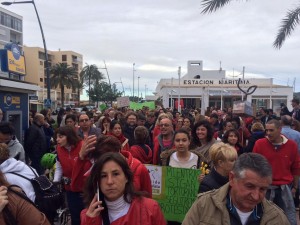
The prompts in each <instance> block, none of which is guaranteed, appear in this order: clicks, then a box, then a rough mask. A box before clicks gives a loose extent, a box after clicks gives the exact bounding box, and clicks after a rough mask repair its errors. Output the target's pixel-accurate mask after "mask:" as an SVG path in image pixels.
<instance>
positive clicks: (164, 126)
mask: <svg viewBox="0 0 300 225" xmlns="http://www.w3.org/2000/svg"><path fill="white" fill-rule="evenodd" d="M159 127H160V134H159V135H158V136H157V137H156V138H155V139H154V148H153V164H154V165H160V164H161V160H160V154H161V153H162V152H163V151H165V150H168V149H171V148H172V147H173V139H174V127H173V123H172V120H171V119H169V118H164V119H162V120H161V121H160V122H159Z"/></svg>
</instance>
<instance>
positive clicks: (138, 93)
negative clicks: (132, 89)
mask: <svg viewBox="0 0 300 225" xmlns="http://www.w3.org/2000/svg"><path fill="white" fill-rule="evenodd" d="M137 96H138V100H137V102H139V98H140V76H138V94H137Z"/></svg>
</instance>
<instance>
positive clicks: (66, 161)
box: [57, 141, 83, 191]
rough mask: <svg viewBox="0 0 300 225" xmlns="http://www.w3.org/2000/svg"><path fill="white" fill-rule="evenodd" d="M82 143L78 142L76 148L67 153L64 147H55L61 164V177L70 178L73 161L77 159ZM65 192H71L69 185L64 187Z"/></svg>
mask: <svg viewBox="0 0 300 225" xmlns="http://www.w3.org/2000/svg"><path fill="white" fill-rule="evenodd" d="M82 143H83V141H79V142H78V144H77V145H76V146H72V147H71V151H68V150H67V149H66V148H65V147H60V146H59V145H57V156H58V160H59V162H60V164H61V167H62V171H63V176H64V177H67V178H70V179H71V178H72V171H73V168H74V165H75V161H76V159H77V157H78V154H79V151H80V149H81V146H82ZM65 189H66V190H67V191H70V190H71V186H70V185H65Z"/></svg>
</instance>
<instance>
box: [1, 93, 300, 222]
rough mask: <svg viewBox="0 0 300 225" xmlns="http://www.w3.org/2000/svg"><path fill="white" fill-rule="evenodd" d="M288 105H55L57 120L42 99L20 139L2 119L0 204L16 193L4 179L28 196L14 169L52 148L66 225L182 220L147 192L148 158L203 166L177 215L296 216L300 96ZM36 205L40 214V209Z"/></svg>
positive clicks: (200, 218) (216, 218) (35, 164)
mask: <svg viewBox="0 0 300 225" xmlns="http://www.w3.org/2000/svg"><path fill="white" fill-rule="evenodd" d="M292 106H293V111H292V112H289V111H288V109H287V107H286V106H285V105H282V108H281V114H280V115H275V114H274V112H273V110H268V109H264V108H261V109H260V110H259V115H255V116H247V115H236V114H234V113H233V112H232V110H231V109H230V108H229V109H227V110H221V109H218V110H217V109H213V108H211V109H210V110H209V111H208V112H207V114H206V115H201V114H200V113H199V112H200V110H196V109H184V110H183V111H182V112H178V111H176V110H172V109H163V108H161V107H158V108H157V109H155V110H149V108H148V107H143V108H142V109H141V110H137V111H133V110H130V109H122V110H118V109H115V108H109V109H107V110H105V111H104V112H100V111H98V110H97V109H96V108H95V109H92V110H87V109H83V111H82V112H77V111H75V110H74V111H73V110H72V109H71V108H66V110H64V109H63V108H61V110H60V111H59V113H58V115H57V119H56V120H54V119H53V117H52V116H51V115H52V114H51V110H50V109H47V110H42V111H41V112H39V113H31V114H30V116H31V117H30V120H29V124H30V127H29V129H28V130H27V131H26V133H25V136H24V142H23V143H24V144H23V145H22V144H21V143H20V142H19V140H18V139H17V138H16V136H15V134H14V127H13V126H12V125H11V124H10V123H9V122H6V121H2V122H0V212H1V213H4V211H7V210H5V209H6V208H10V210H12V209H13V210H15V208H14V207H17V205H15V203H11V201H10V200H11V199H12V198H17V196H14V195H13V194H11V193H10V192H9V187H10V186H9V185H10V184H13V185H17V187H18V188H19V189H21V190H23V192H24V193H25V194H26V195H27V196H28V197H29V198H30V199H31V200H32V201H34V198H35V195H34V191H33V187H32V186H31V184H30V182H25V181H20V178H19V177H18V176H14V174H13V173H11V172H14V173H19V174H22V175H23V176H26V177H28V178H32V177H34V174H32V173H31V171H30V170H29V169H28V167H26V166H25V165H26V164H28V165H30V166H31V167H32V168H34V170H35V171H36V172H37V173H38V174H40V175H41V174H44V173H45V172H46V173H47V170H46V168H44V167H43V163H41V160H42V157H43V156H44V155H45V154H46V153H49V152H54V153H55V154H56V159H55V171H54V174H53V182H54V183H62V184H63V187H64V190H65V194H66V202H67V206H68V208H69V211H70V215H71V222H72V225H79V224H83V225H88V224H99V225H100V224H105V225H106V224H112V225H117V224H149V225H150V224H153V225H154V224H158V225H160V224H162V225H163V224H169V225H170V224H180V223H179V222H177V221H165V219H164V215H163V213H162V211H161V209H160V206H159V205H158V203H157V202H156V201H154V200H152V187H151V179H150V176H149V172H148V170H147V168H146V167H145V165H144V164H154V165H160V166H170V167H177V168H187V169H199V168H200V167H201V166H203V165H206V166H207V172H206V173H202V174H201V175H200V176H199V177H197V179H196V180H198V182H199V193H200V194H199V196H198V199H197V200H196V201H195V203H194V205H193V206H192V208H191V209H190V210H189V212H188V213H187V215H186V218H185V219H184V221H183V222H182V224H201V222H203V223H208V224H243V225H249V224H268V223H269V221H274V220H277V221H278V222H279V224H292V225H296V224H297V222H296V208H298V207H299V177H298V176H299V175H300V158H299V154H300V132H299V131H300V130H297V126H296V124H297V123H299V120H300V117H299V116H298V115H300V112H299V110H300V107H299V100H298V99H293V100H292ZM1 176H2V177H3V179H2V178H1ZM18 188H17V191H19V190H18ZM192 197H193V196H192ZM267 199H268V200H270V201H268V200H267ZM271 202H273V203H274V204H273V203H271ZM18 207H21V206H18ZM278 207H279V208H281V209H282V210H283V211H284V213H282V211H281V210H280V209H279V208H278ZM30 208H32V207H30ZM200 209H201V210H200ZM32 210H33V211H32V213H33V214H35V215H37V212H36V210H37V209H32ZM6 213H7V212H6ZM40 215H43V214H40ZM10 216H11V215H10ZM13 216H15V217H19V216H20V215H18V214H15V213H13ZM20 219H21V218H16V220H20ZM48 219H49V221H50V222H53V218H48ZM6 220H7V219H6ZM38 220H40V221H42V222H39V223H30V224H47V223H48V221H47V219H45V218H44V217H42V216H39V218H38ZM22 224H23V223H22ZM28 224H29V223H28Z"/></svg>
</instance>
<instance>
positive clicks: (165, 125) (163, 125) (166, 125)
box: [159, 123, 171, 127]
mask: <svg viewBox="0 0 300 225" xmlns="http://www.w3.org/2000/svg"><path fill="white" fill-rule="evenodd" d="M159 126H160V127H169V126H171V125H170V124H167V123H166V124H159Z"/></svg>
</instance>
